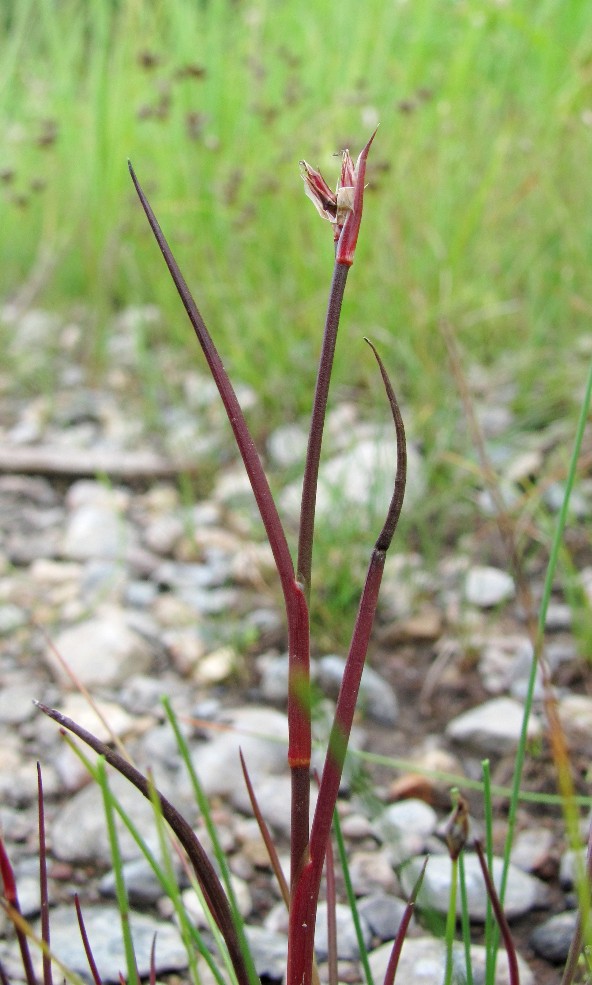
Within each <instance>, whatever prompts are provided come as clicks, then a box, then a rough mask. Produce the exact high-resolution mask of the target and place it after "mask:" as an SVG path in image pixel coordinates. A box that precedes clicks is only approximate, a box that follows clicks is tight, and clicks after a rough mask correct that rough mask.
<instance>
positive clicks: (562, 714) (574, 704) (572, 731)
mask: <svg viewBox="0 0 592 985" xmlns="http://www.w3.org/2000/svg"><path fill="white" fill-rule="evenodd" d="M557 711H558V712H559V718H560V720H561V724H562V725H563V728H564V729H565V731H566V732H567V733H568V734H569V735H572V736H574V737H575V736H580V737H584V736H585V737H588V736H589V735H590V734H592V698H591V697H588V695H586V694H566V695H564V696H563V697H562V698H560V699H559V703H558V708H557Z"/></svg>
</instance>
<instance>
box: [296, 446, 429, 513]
mask: <svg viewBox="0 0 592 985" xmlns="http://www.w3.org/2000/svg"><path fill="white" fill-rule="evenodd" d="M368 430H369V429H364V432H363V433H364V434H366V432H367V431H368ZM389 438H390V439H391V440H389ZM407 458H408V471H407V477H408V479H407V487H406V491H405V502H406V504H407V505H408V506H409V505H413V503H417V501H418V500H419V499H421V497H422V495H423V493H424V490H425V471H424V467H423V462H422V460H421V456H420V455H419V453H418V451H417V450H416V449H415V448H414V446H413V445H412V444H408V446H407ZM396 464H397V454H396V448H395V447H394V436H393V435H391V434H389V433H388V432H386V431H385V430H384V429H373V433H372V434H370V436H364V437H361V438H360V439H359V440H358V441H356V443H355V444H354V445H353V446H352V447H350V448H349V449H347V450H345V451H343V452H341V453H340V454H338V455H335V456H333V457H332V458H329V459H328V460H326V461H325V462H324V463H321V467H320V470H319V485H318V493H317V515H318V516H319V518H321V519H323V520H324V521H325V522H326V523H331V522H333V523H336V522H338V523H340V524H341V523H342V522H343V517H344V511H349V513H350V516H351V517H352V519H353V520H355V523H356V526H358V527H361V528H365V527H366V526H367V525H368V523H369V521H370V519H371V516H370V515H371V514H373V515H376V513H379V514H382V513H383V512H384V511H385V510H386V508H387V506H388V504H389V503H390V500H391V497H392V495H393V488H394V481H395V470H396ZM300 498H301V483H299V482H298V483H294V484H292V485H289V486H288V487H287V488H286V489H285V490H284V493H283V495H282V497H281V505H282V507H283V508H284V509H285V510H286V512H287V513H289V514H290V515H291V516H297V515H298V512H299V509H300Z"/></svg>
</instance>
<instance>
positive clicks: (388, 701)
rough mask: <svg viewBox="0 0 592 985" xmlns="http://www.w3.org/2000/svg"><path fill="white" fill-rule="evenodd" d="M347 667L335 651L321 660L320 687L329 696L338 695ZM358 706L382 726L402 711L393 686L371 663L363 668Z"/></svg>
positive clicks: (318, 675)
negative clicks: (370, 665)
mask: <svg viewBox="0 0 592 985" xmlns="http://www.w3.org/2000/svg"><path fill="white" fill-rule="evenodd" d="M344 669H345V660H344V658H343V657H339V656H335V655H334V654H330V655H329V656H326V657H322V659H321V660H320V661H319V662H318V671H317V680H318V683H319V686H320V687H321V688H322V689H323V691H324V692H325V693H327V694H328V695H329V696H330V697H334V698H336V697H337V694H338V691H339V687H340V686H341V680H342V678H343V671H344ZM358 707H359V709H360V710H361V711H362V713H363V714H365V715H367V716H368V718H370V719H371V720H372V721H375V722H378V723H379V724H380V725H394V724H395V722H396V720H397V716H398V714H399V708H398V705H397V698H396V695H395V692H394V691H393V689H392V687H391V686H390V684H389V683H388V682H387V681H385V680H384V678H383V677H381V676H380V674H378V673H377V672H376V671H375V670H373V669H372V667H369V666H368V665H366V666H365V667H364V670H363V671H362V679H361V681H360V690H359V695H358Z"/></svg>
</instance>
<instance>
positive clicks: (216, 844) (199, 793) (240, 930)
mask: <svg viewBox="0 0 592 985" xmlns="http://www.w3.org/2000/svg"><path fill="white" fill-rule="evenodd" d="M162 703H163V707H164V710H165V713H166V716H167V718H168V720H169V724H170V725H171V728H172V729H173V732H174V735H175V741H176V743H177V747H178V749H179V752H180V753H181V759H182V760H183V762H184V764H185V768H186V770H187V772H188V774H189V779H190V780H191V786H192V789H193V793H194V796H195V800H196V803H197V806H198V808H199V811H200V813H201V816H202V817H203V819H204V821H205V825H206V831H207V832H208V835H209V836H210V840H211V843H212V850H213V852H214V856H215V858H216V861H217V863H218V866H219V869H220V874H221V877H222V882H223V883H224V886H225V888H226V893H227V896H228V900H229V903H230V909H231V911H232V919H233V923H234V928H235V932H236V936H237V938H238V942H239V946H240V948H241V951H242V954H243V958H244V961H245V965H246V966H247V970H248V972H249V976H250V978H251V980H252V981H257V980H258V976H257V972H256V970H255V965H254V963H253V958H252V955H251V951H250V948H249V944H248V941H247V937H246V934H245V928H244V921H243V918H242V916H241V912H240V909H239V905H238V900H237V898H236V893H235V891H234V886H233V884H232V876H231V873H230V868H229V865H228V861H227V858H226V853H225V852H224V849H223V848H222V845H221V844H220V839H219V837H218V832H217V830H216V825H215V824H214V822H213V820H212V814H211V811H210V805H209V803H208V798H207V797H206V795H205V793H204V790H203V787H202V785H201V783H200V780H199V777H198V775H197V773H196V771H195V768H194V766H193V761H192V759H191V754H190V752H189V747H188V745H187V742H186V740H185V736H184V735H183V733H182V732H181V729H180V728H179V723H178V721H177V718H176V716H175V713H174V712H173V709H172V706H171V702H170V699H169V698H167V697H164V698H163V699H162Z"/></svg>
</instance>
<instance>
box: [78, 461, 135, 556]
mask: <svg viewBox="0 0 592 985" xmlns="http://www.w3.org/2000/svg"><path fill="white" fill-rule="evenodd" d="M127 502H128V497H127V495H126V494H124V493H123V492H122V491H121V490H116V489H115V490H110V489H106V488H105V487H104V486H101V485H100V484H99V483H98V482H88V481H86V480H81V481H80V482H76V483H74V485H73V486H71V487H70V490H69V492H68V496H67V504H68V506H69V508H70V509H71V514H70V517H69V519H68V523H67V526H66V531H65V534H64V541H63V545H62V554H63V556H64V557H66V558H69V559H71V560H74V561H85V560H88V559H89V558H109V559H114V560H116V559H118V558H121V557H123V556H124V554H125V552H126V550H127V549H128V548H129V547H130V545H131V543H132V540H133V535H132V528H131V526H130V524H129V523H128V521H127V520H126V519H125V517H124V515H123V509H124V508H125V506H126V505H127Z"/></svg>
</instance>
